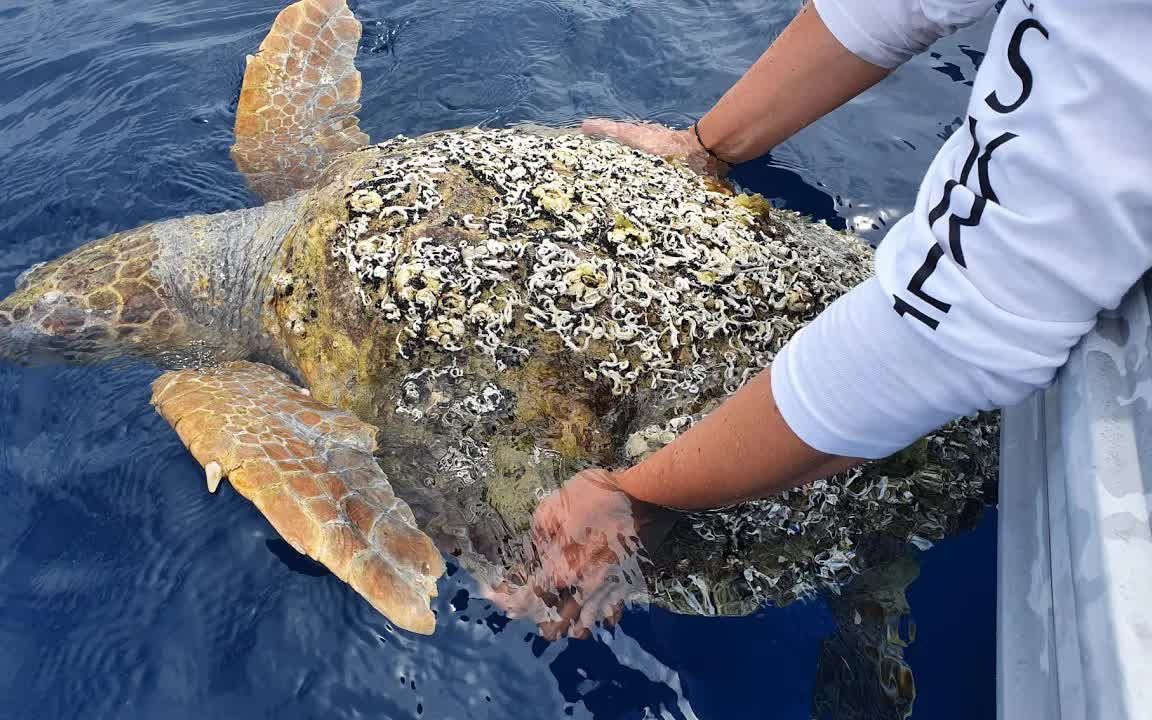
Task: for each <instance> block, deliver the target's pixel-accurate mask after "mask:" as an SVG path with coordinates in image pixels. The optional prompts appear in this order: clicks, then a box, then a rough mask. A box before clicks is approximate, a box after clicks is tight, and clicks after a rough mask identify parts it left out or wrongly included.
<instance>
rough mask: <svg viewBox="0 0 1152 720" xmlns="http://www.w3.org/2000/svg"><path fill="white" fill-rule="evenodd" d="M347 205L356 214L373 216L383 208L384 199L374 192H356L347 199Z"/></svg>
mask: <svg viewBox="0 0 1152 720" xmlns="http://www.w3.org/2000/svg"><path fill="white" fill-rule="evenodd" d="M348 205H349V206H351V208H352V209H353V210H355V211H356V212H358V213H365V214H368V215H374V214H376V213H378V212H380V208H382V207H384V199H383V198H381V197H380V193H378V192H376V191H375V190H357V191H356V192H354V193H352V196H351V197H349V198H348Z"/></svg>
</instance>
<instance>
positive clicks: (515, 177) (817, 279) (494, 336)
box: [333, 130, 866, 395]
mask: <svg viewBox="0 0 1152 720" xmlns="http://www.w3.org/2000/svg"><path fill="white" fill-rule="evenodd" d="M416 143H418V144H419V152H404V149H405V146H406V145H408V144H416ZM380 149H381V151H382V152H381V153H380V160H379V162H378V163H377V165H376V167H375V168H373V169H372V170H371V172H370V174H369V176H368V177H366V178H364V179H363V180H362V181H360V182H359V183H357V184H356V185H355V186H354V187H353V188H352V189H351V192H350V193H349V195H348V208H349V221H348V223H347V225H346V227H345V230H344V234H343V237H342V238H340V239H339V241H338V242H337V243H336V244H335V245H334V246H333V253H334V254H335V255H336V256H338V257H339V258H341V259H342V260H344V261H345V262H346V263H347V266H348V269H349V271H350V272H353V273H355V274H356V275H357V276H358V277H359V278H360V279H361V281H362V285H361V291H360V295H361V297H360V299H361V300H362V302H364V303H365V304H366V305H369V306H372V307H375V308H378V309H379V310H380V311H381V312H383V313H384V314H385V315H386V316H387V317H388V318H389V319H393V320H396V321H400V322H403V323H404V328H405V329H404V331H403V332H402V333H401V334H400V335H398V337H397V345H398V348H399V349H400V351H401V352H402V353H405V354H406V353H408V352H410V350H411V349H412V346H413V345H419V344H431V345H434V346H436V347H438V348H441V349H443V350H445V351H448V352H459V351H460V350H462V349H463V348H464V347H465V346H466V345H473V346H475V347H476V348H477V349H479V350H481V351H482V352H484V353H487V354H488V355H489V356H490V357H491V358H492V359H493V360H494V361H495V362H496V363H498V364H503V363H504V359H503V358H504V353H505V352H507V351H511V352H513V353H517V352H519V353H524V352H527V351H526V350H525V349H524V348H521V347H517V346H516V345H515V344H514V343H509V342H508V340H509V338H510V336H511V335H512V334H513V331H514V330H515V328H516V325H517V323H518V322H527V323H530V324H531V325H533V326H535V327H536V328H538V329H539V330H541V331H544V332H546V333H550V334H553V335H555V336H556V337H557V338H558V339H559V340H560V341H562V342H563V343H564V345H566V346H567V347H568V348H569V349H570V350H572V351H575V352H584V353H588V352H589V351H590V350H591V351H592V352H591V354H590V357H595V360H596V361H595V362H594V363H590V364H589V366H588V367H587V369H586V370H585V372H586V374H587V379H588V380H590V381H594V380H604V381H606V382H608V383H610V384H611V387H612V391H613V392H614V393H615V394H617V395H621V394H624V393H625V392H627V391H628V390H630V389H632V388H634V387H636V386H637V385H639V384H644V385H646V386H649V387H653V386H656V385H660V384H676V383H682V382H684V379H685V377H686V374H685V370H686V369H690V368H691V367H693V366H703V365H705V364H713V363H721V364H723V365H724V366H725V372H726V376H725V378H726V380H727V387H726V389H727V390H729V391H731V390H734V389H736V388H737V387H738V386H739V385H740V384H741V383H742V382H743V381H744V380H745V379H746V373H743V372H742V370H744V369H747V368H750V367H763V366H764V365H766V364H767V363H768V362H769V361H770V360H771V357H772V356H773V354H774V353H775V351H777V350H778V349H779V347H780V346H781V345H782V343H783V342H784V341H785V340H787V338H788V337H789V336H791V334H792V333H793V332H794V331H795V330H796V329H797V328H798V327H799V326H800V325H801V324H803V322H804V321H806V320H807V319H810V317H811V316H812V315H813V314H814V312H815V310H817V309H818V308H820V307H822V306H823V305H824V304H826V303H827V302H828V301H829V300H830V299H831V298H832V297H835V296H836V295H839V294H840V293H841V292H843V291H844V290H846V289H847V288H849V287H851V286H852V285H854V284H855V283H857V282H859V280H861V279H862V278H863V276H864V273H865V272H866V266H865V264H864V263H863V262H844V263H840V264H838V265H835V266H829V265H828V264H826V263H821V262H820V259H821V258H820V257H819V253H818V252H816V249H814V248H806V247H803V246H797V245H796V244H794V243H789V242H788V241H787V238H785V237H784V236H783V235H784V232H783V229H782V227H780V226H779V225H777V224H775V223H773V222H772V220H771V216H770V215H769V213H768V207H767V203H765V202H764V201H763V200H762V199H760V198H753V197H749V196H745V195H734V194H732V193H731V192H730V191H727V190H726V189H723V188H720V187H710V186H709V185H708V184H707V183H704V182H701V181H700V179H699V178H697V177H695V176H694V175H693V174H692V173H691V171H690V170H687V169H686V168H683V167H681V166H679V165H676V164H672V163H669V162H666V161H664V160H662V159H660V158H656V157H651V156H648V155H645V154H642V153H639V152H636V151H633V150H629V149H626V148H622V147H621V146H619V145H616V144H614V143H609V142H604V141H596V140H592V139H589V138H585V137H582V136H579V135H572V134H567V135H551V136H549V135H539V134H530V133H522V132H514V131H507V130H503V131H502V130H472V131H464V132H457V133H445V134H443V135H440V136H433V138H432V139H428V138H422V139H417V140H409V139H407V138H403V137H401V138H396V139H393V140H391V141H389V142H388V143H385V144H384V145H382V146H381V147H380ZM457 168H462V169H465V170H466V171H467V172H468V173H470V174H471V175H472V176H474V178H476V179H478V180H479V181H480V182H481V183H482V184H483V185H484V186H486V187H488V188H491V189H492V192H493V195H492V201H491V202H490V203H489V205H488V206H487V207H485V208H482V209H481V210H480V212H477V213H468V212H462V213H461V214H459V215H458V216H451V217H450V218H449V223H450V225H452V226H455V227H457V228H458V229H459V230H460V232H459V233H456V234H450V235H446V234H445V233H443V232H440V233H439V234H438V236H437V235H436V234H432V233H428V234H423V233H422V232H421V231H420V223H421V221H422V220H423V219H424V218H425V217H427V216H428V215H429V214H431V213H437V212H440V211H441V205H442V204H443V195H442V193H441V192H440V189H439V187H438V185H439V183H440V182H441V180H442V179H444V178H445V177H447V176H449V175H450V174H451V172H453V170H454V169H457ZM445 210H446V211H447V212H449V213H451V212H452V211H453V208H446V209H445ZM440 229H441V230H443V228H440ZM853 245H856V243H854V242H853V241H850V240H845V242H844V248H842V249H841V251H842V252H850V248H852V247H853ZM857 255H858V257H857V258H856V259H857V260H861V259H863V258H864V257H866V250H865V248H864V247H863V246H862V245H860V246H859V248H858V249H857ZM710 340H716V341H717V342H708V341H710ZM689 385H691V383H689Z"/></svg>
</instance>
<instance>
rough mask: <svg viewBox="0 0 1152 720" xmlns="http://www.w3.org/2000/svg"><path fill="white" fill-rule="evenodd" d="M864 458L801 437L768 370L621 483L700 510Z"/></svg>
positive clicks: (652, 498) (647, 497)
mask: <svg viewBox="0 0 1152 720" xmlns="http://www.w3.org/2000/svg"><path fill="white" fill-rule="evenodd" d="M858 462H859V461H858V460H855V459H852V458H844V457H838V456H835V455H828V454H825V453H822V452H819V451H817V450H814V449H812V448H811V447H809V446H808V445H806V444H805V443H804V442H803V441H802V440H801V439H800V438H799V437H797V436H796V434H795V433H793V432H792V430H791V429H790V428H789V427H788V424H787V423H786V422H785V421H784V418H783V417H781V415H780V412H779V411H778V410H777V408H776V403H775V402H774V400H773V397H772V380H771V373H770V372H768V371H765V372H762V373H761V374H760V375H759V376H757V377H756V378H754V379H753V380H752V381H751V382H749V383H748V384H747V385H746V386H745V387H744V388H743V389H741V390H740V391H739V392H737V393H736V394H734V395H733V396H732V397H730V398H729V399H728V400H727V401H726V402H725V403H724V404H723V405H721V406H720V407H719V408H717V409H716V410H715V411H714V412H712V413H711V414H709V415H708V416H707V417H705V418H704V419H703V420H702V421H700V422H699V423H698V424H696V425H695V426H694V427H693V428H692V429H691V430H689V431H688V432H686V433H684V434H683V435H682V436H681V437H679V438H677V439H676V440H675V441H674V442H672V443H671V444H670V445H668V446H667V447H665V448H663V449H662V450H660V451H659V452H657V453H656V454H655V455H653V456H652V457H650V458H648V459H647V460H645V461H644V462H642V463H640V464H639V465H636V466H635V467H633V468H631V469H629V470H626V471H624V472H622V473H620V474H619V476H618V480H619V483H620V487H621V489H623V490H624V491H625V492H627V493H628V494H629V495H631V496H632V497H634V498H636V499H638V500H643V501H645V502H649V503H654V504H656V505H663V506H666V507H672V508H678V509H682V510H693V509H703V508H714V507H720V506H723V505H729V504H732V503H735V502H740V501H743V500H750V499H754V498H760V497H766V496H768V495H772V494H775V493H777V492H781V491H783V490H787V489H789V488H792V487H796V486H797V485H801V484H803V483H805V482H809V481H811V480H815V479H817V478H820V477H824V476H826V475H830V474H833V473H835V472H839V471H841V470H844V469H846V468H849V467H851V466H852V465H855V464H857V463H858Z"/></svg>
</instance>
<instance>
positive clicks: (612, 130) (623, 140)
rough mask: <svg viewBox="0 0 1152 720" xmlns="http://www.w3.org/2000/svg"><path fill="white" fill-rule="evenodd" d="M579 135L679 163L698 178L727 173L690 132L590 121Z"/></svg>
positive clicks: (607, 121)
mask: <svg viewBox="0 0 1152 720" xmlns="http://www.w3.org/2000/svg"><path fill="white" fill-rule="evenodd" d="M580 132H582V133H584V134H585V135H590V136H592V137H605V138H608V139H610V140H615V141H616V142H618V143H620V144H622V145H627V146H629V147H633V148H636V149H637V150H640V151H642V152H646V153H650V154H652V155H659V156H661V157H665V158H670V159H672V160H679V161H681V162H683V163H684V164H685V165H687V166H688V167H690V168H692V169H693V170H695V171H696V172H697V173H699V174H701V175H715V176H717V177H723V176H724V175H726V174H727V173H728V165H727V164H725V163H723V162H720V161H719V160H717V159H716V158H714V157H712V156H711V155H709V154H708V151H707V150H705V149H704V146H703V145H701V144H700V141H699V140H697V139H696V134H695V133H694V132H692V130H691V129H688V130H673V129H672V128H669V127H665V126H663V125H658V124H656V123H631V122H616V121H614V120H603V119H599V118H593V119H589V120H585V121H584V122H583V123H582V124H581V125H580Z"/></svg>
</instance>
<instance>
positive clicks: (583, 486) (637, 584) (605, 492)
mask: <svg viewBox="0 0 1152 720" xmlns="http://www.w3.org/2000/svg"><path fill="white" fill-rule="evenodd" d="M674 519H675V518H674V514H673V513H672V512H671V511H668V510H665V509H663V508H658V507H656V506H652V505H648V504H646V503H640V502H638V501H635V500H633V499H632V498H631V497H629V496H628V495H627V494H626V493H625V492H624V491H623V490H621V489H620V487H619V485H618V483H617V482H616V479H615V477H614V476H613V475H612V474H611V473H609V472H606V471H604V470H586V471H584V472H581V473H578V474H577V475H574V476H573V477H572V478H570V479H569V480H568V481H567V482H565V483H564V485H563V486H562V487H561V488H560V489H559V490H557V491H556V492H554V493H552V494H551V495H549V496H547V497H545V498H544V499H543V500H541V501H540V504H539V505H538V506H537V507H536V512H535V513H534V515H533V518H532V532H531V543H532V547H531V548H529V553H528V555H529V557H534V558H535V563H534V566H533V567H532V568H526V569H524V571H523V577H522V578H511V577H510V578H508V579H506V580H505V582H504V583H503V585H501V586H500V587H499V588H495V589H493V590H491V591H489V598H490V599H491V600H493V602H495V603H496V604H497V605H499V606H500V607H502V608H503V609H504V610H505V611H506V612H507V613H508V614H509V615H510V616H512V617H529V618H531V619H532V620H534V621H535V622H536V623H537V625H538V626H539V628H540V634H541V636H543V637H545V638H547V639H549V640H556V639H559V638H561V637H564V636H565V635H571V636H573V637H577V638H581V637H587V636H588V635H589V633H590V632H591V630H592V628H593V627H595V626H596V624H597V623H598V622H601V621H604V622H606V623H609V624H611V623H614V622H615V621H616V619H617V617H618V616H619V612H620V610H621V609H622V607H623V605H624V603H625V602H627V601H628V600H631V599H636V598H643V597H645V596H647V585H646V584H645V582H644V574H643V572H642V571H641V567H640V566H641V563H642V562H643V561H644V556H643V553H644V547H645V543H647V546H648V547H653V548H654V547H656V546H657V545H659V543H660V542H661V541H662V540H663V538H664V535H666V534H667V532H668V530H669V529H670V528H671V526H672V523H673V522H674ZM641 537H643V538H644V541H643V542H642V541H641Z"/></svg>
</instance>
